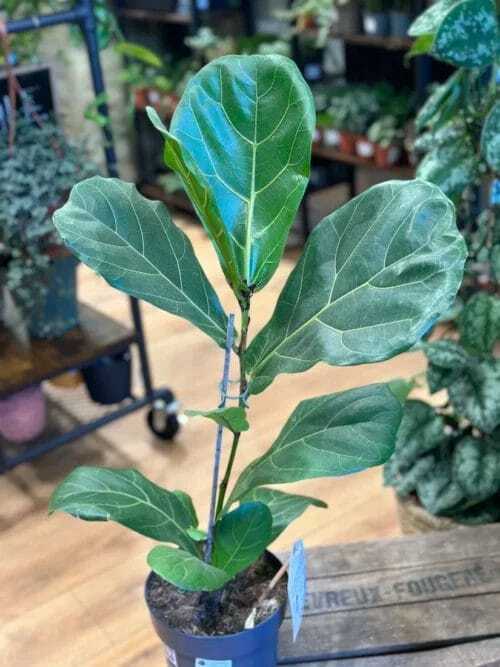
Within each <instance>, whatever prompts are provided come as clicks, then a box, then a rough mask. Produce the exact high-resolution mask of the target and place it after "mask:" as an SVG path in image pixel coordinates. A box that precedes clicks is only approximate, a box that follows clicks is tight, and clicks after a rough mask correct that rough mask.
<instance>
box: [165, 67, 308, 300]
mask: <svg viewBox="0 0 500 667" xmlns="http://www.w3.org/2000/svg"><path fill="white" fill-rule="evenodd" d="M314 126H315V110H314V103H313V99H312V95H311V92H310V89H309V87H308V86H307V84H306V83H305V81H304V80H303V78H302V75H301V74H300V72H299V70H298V69H297V67H296V65H295V64H294V63H293V62H292V61H291V60H289V59H288V58H284V57H283V56H259V55H255V56H226V57H223V58H219V59H217V60H216V61H213V62H212V63H210V64H209V65H207V66H206V67H204V68H203V69H202V70H201V71H200V72H199V73H198V74H197V75H196V76H194V77H193V78H192V79H191V81H190V82H189V84H188V86H187V88H186V90H185V92H184V95H183V97H182V99H181V102H180V104H179V106H178V107H177V109H176V111H175V113H174V116H173V119H172V123H171V127H170V133H171V135H172V136H173V137H175V138H176V139H177V140H178V141H179V143H180V150H181V153H182V157H183V160H184V162H185V163H186V164H187V165H188V167H189V169H190V170H193V169H194V167H193V165H194V164H196V165H197V167H196V168H197V173H198V175H201V179H202V181H203V183H204V184H205V186H206V187H207V188H208V190H209V192H210V194H211V196H212V198H213V201H214V203H215V207H216V209H217V212H218V215H219V218H220V220H219V229H218V232H217V233H212V234H211V235H212V239H213V240H214V242H215V243H216V244H217V245H218V244H219V236H220V237H221V238H222V239H223V240H224V243H226V242H227V240H229V243H230V246H231V252H232V254H233V256H234V257H235V258H236V264H237V271H238V275H239V277H240V279H241V280H242V281H243V283H245V284H246V285H247V286H248V287H252V288H253V289H260V288H262V287H263V286H264V285H265V284H266V283H267V282H268V281H269V279H270V278H271V276H272V275H273V273H274V271H275V270H276V267H277V265H278V262H279V260H280V258H281V255H282V253H283V249H284V245H285V242H286V238H287V235H288V230H289V228H290V226H291V224H292V222H293V220H294V217H295V214H296V212H297V209H298V206H299V203H300V201H301V199H302V195H303V194H304V191H305V188H306V185H307V180H308V176H309V166H310V154H311V142H312V134H313V131H314ZM188 194H189V193H188ZM221 254H222V250H221Z"/></svg>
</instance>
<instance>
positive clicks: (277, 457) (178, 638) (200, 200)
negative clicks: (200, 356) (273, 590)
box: [51, 56, 465, 667]
mask: <svg viewBox="0 0 500 667" xmlns="http://www.w3.org/2000/svg"><path fill="white" fill-rule="evenodd" d="M149 113H150V118H151V120H152V122H153V124H154V125H155V126H156V128H157V129H158V130H159V132H160V133H161V134H162V136H163V138H164V140H165V161H166V163H167V166H169V167H170V168H171V169H173V170H174V171H176V172H177V173H178V174H179V176H180V177H181V180H182V182H183V185H184V188H185V190H186V192H187V194H188V195H189V197H190V199H191V201H192V203H193V205H194V207H195V209H196V211H197V213H198V215H199V217H200V220H201V222H202V223H203V225H204V227H205V229H206V231H207V233H208V235H209V237H210V239H211V240H212V242H213V243H214V246H215V249H216V251H217V255H218V258H219V261H220V263H221V266H222V270H223V272H224V274H225V276H226V279H227V281H228V283H229V285H230V286H231V288H232V290H233V292H234V295H235V297H236V301H237V303H238V305H239V308H240V312H241V319H240V323H239V324H240V326H239V334H238V335H237V338H236V337H235V339H234V341H233V324H232V323H233V316H232V315H230V316H229V317H227V316H226V314H225V313H224V311H223V309H222V306H221V304H220V302H219V299H218V297H217V295H216V293H215V291H214V290H213V288H212V286H211V285H210V283H209V282H208V279H207V278H206V276H205V273H204V272H203V269H202V267H201V266H200V265H199V263H198V261H197V259H196V257H195V255H194V253H193V250H192V247H191V244H190V242H189V240H188V239H187V237H186V236H185V235H184V233H183V232H182V231H181V230H180V229H178V228H177V227H176V226H175V225H174V223H173V222H172V221H171V219H170V216H169V215H168V213H167V211H166V209H165V208H164V207H163V206H162V205H161V204H159V203H158V202H151V201H148V200H146V199H144V198H143V197H141V196H140V195H139V194H138V193H137V192H136V190H135V188H134V187H133V186H132V185H130V184H127V183H123V182H121V181H118V180H115V179H101V178H93V179H90V180H87V181H84V182H82V183H80V184H79V185H77V186H75V188H74V190H73V192H72V194H71V197H70V200H69V202H68V204H66V205H65V207H64V208H63V209H61V210H60V211H58V212H57V214H56V225H57V227H58V229H59V231H60V233H61V235H62V236H63V238H64V239H65V241H66V242H67V243H68V244H69V245H70V246H71V247H72V248H73V250H74V251H75V252H76V253H77V254H78V255H79V256H80V257H81V258H82V259H83V260H84V261H85V262H87V263H88V264H89V265H90V266H91V267H93V268H94V269H96V270H97V271H98V272H99V273H101V274H102V275H103V276H104V277H105V278H106V279H107V280H108V281H109V282H110V283H111V284H112V285H115V286H117V287H119V288H120V289H122V290H124V291H126V292H128V293H130V294H133V295H135V296H137V297H139V298H144V299H146V300H148V301H150V302H151V303H153V304H155V305H157V306H159V307H160V308H163V309H164V310H167V311H168V312H172V313H174V314H176V315H179V316H182V317H184V318H186V319H188V320H189V321H191V322H192V323H193V324H195V325H196V326H198V327H199V328H200V329H201V330H202V331H204V332H205V333H206V334H207V335H209V336H210V337H211V338H212V339H213V340H214V341H215V342H216V343H217V344H218V345H219V346H220V347H222V348H224V349H225V372H224V381H223V385H222V389H223V391H222V398H221V403H220V404H219V406H218V407H217V408H216V409H214V410H211V411H208V412H200V411H197V413H198V414H200V415H202V416H204V417H206V418H208V419H212V420H214V421H215V422H216V423H217V424H218V432H217V443H216V452H215V456H214V470H213V484H212V496H211V503H210V515H209V520H208V530H207V532H205V531H203V530H202V529H200V527H199V525H198V517H197V514H196V511H195V509H194V507H193V504H192V501H191V499H190V497H189V496H188V495H187V494H186V493H185V492H181V491H173V492H172V491H168V490H166V489H162V488H160V487H158V486H156V485H154V484H153V483H152V482H150V481H149V480H147V479H146V478H144V477H143V476H142V475H140V474H139V473H138V472H136V471H133V470H110V469H99V468H88V467H86V468H78V469H76V470H75V471H74V472H73V473H71V475H70V476H69V477H68V478H67V479H66V480H64V481H63V482H62V484H61V485H60V486H59V487H58V489H56V491H55V493H54V495H53V497H52V500H51V511H54V510H63V511H66V512H68V513H70V514H73V515H75V516H77V517H80V518H83V519H86V520H115V521H117V522H119V523H121V524H123V525H125V526H127V527H129V528H131V529H133V530H136V531H137V532H139V533H141V534H143V535H146V536H148V537H151V538H153V539H156V540H158V541H159V542H162V543H163V544H160V545H158V546H156V547H154V548H153V550H152V551H151V552H150V554H149V556H148V562H149V564H150V566H151V568H152V569H153V571H154V572H155V573H157V575H159V577H158V576H153V577H150V579H149V583H148V589H147V596H148V602H149V605H150V609H151V611H152V615H153V618H154V621H155V625H156V627H157V628H158V629H159V632H160V635H161V636H162V638H163V639H164V641H167V642H168V643H169V645H170V648H172V643H173V642H178V643H177V646H176V647H175V648H176V650H178V651H179V653H178V655H177V657H176V658H175V660H177V662H179V665H180V667H184V665H188V666H192V665H194V656H200V655H203V653H202V654H200V653H199V652H196V651H198V647H199V646H203V651H205V650H206V651H213V652H212V653H210V655H206V657H207V658H210V659H215V658H218V659H221V658H222V657H225V658H226V659H233V658H234V662H233V664H234V665H235V667H237V665H238V664H240V663H239V662H238V660H237V659H236V658H235V656H234V655H232V654H231V653H229V654H227V653H226V654H224V646H225V645H226V642H229V643H230V645H231V647H233V642H240V641H244V640H243V639H242V634H241V633H238V634H236V638H234V637H222V638H217V637H215V638H212V641H207V640H206V638H205V637H196V636H194V635H195V634H196V633H197V632H198V633H200V632H201V633H215V634H217V633H221V632H222V633H224V632H237V631H238V630H241V629H242V628H241V624H240V625H239V626H238V625H236V627H234V626H228V621H230V620H231V618H229V616H231V617H232V618H233V620H235V621H236V619H237V618H238V617H240V619H241V618H243V619H245V618H246V617H247V615H248V614H249V613H250V612H251V611H252V608H253V607H254V606H255V604H256V600H255V596H254V597H253V599H248V597H249V596H247V600H246V602H247V604H246V605H245V608H244V609H243V613H242V614H241V613H240V612H241V611H242V610H241V607H242V603H241V597H240V603H239V604H238V605H236V607H235V609H234V610H233V612H232V613H231V614H228V613H224V611H225V610H227V602H228V596H230V591H231V590H233V589H234V587H235V586H245V582H246V581H247V579H245V578H248V577H249V576H250V574H249V573H253V574H255V568H260V567H261V566H263V565H265V562H263V561H262V560H261V558H262V554H263V553H264V551H265V549H266V547H267V546H268V545H269V544H270V543H271V542H272V541H273V540H274V539H275V538H276V537H277V535H279V534H280V533H281V532H282V531H283V530H284V529H285V528H286V527H287V526H288V524H289V523H290V522H291V521H292V520H293V519H294V518H296V517H298V516H299V515H300V514H302V513H303V512H304V511H305V509H306V508H307V507H309V506H310V505H316V506H318V505H319V506H321V505H322V503H321V502H320V501H318V500H316V499H312V498H307V497H304V496H297V495H295V494H288V493H285V492H282V491H278V490H276V489H272V488H269V487H268V486H267V485H268V484H282V483H287V482H293V481H297V480H302V479H309V478H313V477H323V476H333V477H334V476H337V475H341V474H347V473H349V472H355V471H357V470H360V469H362V468H366V467H368V466H372V465H377V464H379V463H381V462H382V461H384V460H386V459H387V457H388V456H389V455H390V453H391V450H392V447H393V445H394V439H395V436H396V432H397V428H398V426H399V421H400V414H401V406H400V401H399V400H398V399H397V398H396V396H395V394H393V392H392V391H391V389H390V387H389V385H380V384H379V385H371V386H367V387H361V388H358V389H354V390H351V391H347V392H343V393H338V394H331V395H328V396H322V397H318V398H313V399H310V400H307V401H303V402H302V403H300V404H299V406H298V407H297V408H296V410H295V411H294V412H293V414H292V415H291V417H290V419H289V420H288V422H287V424H286V425H285V426H284V428H283V430H282V432H281V434H280V435H279V437H278V439H277V440H276V441H275V442H274V444H273V445H272V446H271V448H270V449H269V450H268V451H267V452H265V453H264V454H263V455H262V456H260V457H259V458H257V459H255V460H254V461H253V462H252V463H250V465H249V466H247V467H246V468H245V469H244V470H243V472H242V473H241V474H240V476H239V477H238V479H237V480H236V482H235V483H233V481H232V474H231V473H232V471H233V466H234V461H235V458H236V455H237V452H238V448H239V447H240V445H241V446H242V445H243V442H244V440H243V438H242V433H243V432H244V431H246V430H248V422H247V417H248V415H247V408H248V403H249V401H250V397H251V396H253V395H255V394H258V393H261V392H263V391H264V390H266V389H267V387H268V386H269V385H270V384H271V383H272V382H273V380H274V378H275V377H276V376H277V375H279V374H281V373H298V372H301V371H305V370H307V369H308V368H311V367H312V366H313V365H315V364H316V363H318V362H326V363H328V364H331V365H333V364H337V365H350V364H356V363H368V362H371V361H376V360H380V359H385V358H388V357H391V356H393V355H394V354H396V353H398V352H400V351H402V350H404V349H407V348H408V347H409V346H411V345H413V343H414V342H415V341H416V340H418V339H419V338H420V337H421V335H423V333H424V332H425V331H426V330H427V328H428V327H429V326H430V324H431V323H432V322H433V320H434V318H435V317H437V316H438V314H439V313H440V312H441V311H442V310H443V309H445V308H447V306H448V305H449V303H450V302H451V301H452V300H453V299H454V296H455V293H456V290H457V288H458V285H459V282H460V279H461V275H462V270H463V262H464V258H465V248H464V244H463V241H462V239H461V237H460V236H459V234H458V232H457V229H456V226H455V221H454V210H453V207H452V205H451V203H450V202H449V200H448V199H447V198H446V197H445V196H444V195H443V194H442V193H441V192H440V191H439V190H438V189H437V188H436V187H435V186H433V185H430V184H426V183H424V182H422V181H413V182H410V183H405V182H395V181H393V182H388V183H384V184H382V185H379V186H375V187H374V188H372V189H371V190H369V191H367V192H365V193H363V194H362V195H360V196H359V197H357V198H356V199H354V200H353V201H351V202H349V203H348V204H347V205H346V206H344V207H343V208H341V209H339V210H337V211H335V212H334V213H333V214H331V215H330V216H328V217H327V218H325V220H324V221H323V222H322V223H320V225H318V226H317V227H316V228H315V230H314V232H313V233H312V234H311V236H310V238H309V240H308V243H307V245H306V248H305V250H304V253H303V256H302V258H301V260H300V261H299V263H298V264H297V266H296V267H295V268H294V270H293V271H292V272H291V274H290V277H289V279H288V281H287V283H286V285H285V287H284V289H283V291H282V293H281V295H280V297H279V299H278V302H277V304H276V309H275V311H274V313H273V315H272V317H271V318H270V320H269V322H268V323H267V325H266V326H265V327H264V328H263V330H262V331H261V332H259V333H258V334H257V335H256V336H255V338H254V339H253V340H252V341H251V342H250V341H249V326H250V318H251V304H252V298H253V295H254V293H255V292H257V291H259V290H260V289H263V288H264V287H265V285H266V284H267V283H268V282H269V281H270V279H271V278H272V276H273V274H274V272H275V270H276V268H277V265H278V263H279V261H280V258H281V255H282V253H283V250H284V246H285V243H286V238H287V234H288V231H289V229H290V226H291V224H292V222H293V220H294V217H295V214H296V212H297V209H298V206H299V204H300V200H301V198H302V196H303V194H304V191H305V188H306V186H307V180H308V174H309V163H310V152H311V140H312V133H313V130H314V126H315V111H314V104H313V100H312V96H311V93H310V91H309V89H308V88H307V86H306V84H305V82H304V81H303V79H302V77H301V75H300V73H299V71H298V69H297V68H296V66H295V65H294V64H293V63H292V62H291V61H290V60H288V59H286V58H283V57H280V56H228V57H224V58H221V59H219V60H216V61H214V62H213V63H211V64H210V65H208V66H207V67H205V68H204V69H203V70H202V71H201V72H200V73H199V74H197V75H196V77H194V79H193V80H192V81H191V82H190V83H189V85H188V87H187V89H186V91H185V93H184V96H183V98H182V100H181V102H180V104H179V106H178V107H177V110H176V112H175V114H174V117H173V120H172V124H171V127H170V131H168V130H167V129H166V128H165V127H164V125H163V123H162V121H161V120H160V118H159V116H158V114H157V113H155V112H154V110H150V111H149ZM235 165H238V168H237V169H236V168H235ZM82 229H84V230H85V232H84V233H82ZM231 350H233V352H234V353H235V354H236V356H237V357H238V360H239V373H238V375H239V377H238V385H239V391H238V392H237V393H238V397H237V401H238V406H237V407H236V406H231V407H228V406H227V405H226V401H227V400H228V396H227V386H228V377H229V368H228V365H229V358H230V353H231ZM214 382H216V379H215V378H214ZM224 427H225V428H226V430H228V431H231V432H232V443H231V447H230V451H229V455H228V457H227V461H226V469H225V472H224V474H223V475H222V479H221V481H220V484H219V485H218V481H219V463H220V447H221V445H222V433H223V428H224ZM230 485H232V486H230ZM169 544H170V545H171V544H174V545H176V546H175V547H174V546H169ZM268 558H269V557H264V559H268ZM267 562H269V561H267ZM273 569H274V570H275V569H276V564H274V565H273V566H271V571H269V568H267V571H266V577H269V576H272V572H273ZM252 576H253V575H252ZM235 582H236V583H235ZM265 586H267V581H265V582H264V589H265ZM158 591H160V592H158ZM165 596H167V598H168V596H176V598H175V599H176V600H177V603H176V604H175V605H173V604H171V603H170V602H167V606H168V607H169V609H170V614H169V615H168V616H167V619H165V616H164V609H163V610H162V608H161V604H160V603H159V602H158V598H162V599H165ZM186 600H188V601H189V602H190V604H191V605H192V606H193V607H194V616H195V617H196V616H199V621H197V624H198V627H197V628H196V630H192V634H191V635H190V634H188V633H187V632H186V630H187V628H188V627H191V628H192V627H193V625H192V623H193V622H194V621H195V620H196V619H195V618H193V617H192V618H191V619H190V620H189V622H187V623H186V619H184V624H182V623H181V628H180V629H181V630H184V631H185V632H184V633H179V632H177V631H176V630H175V628H172V625H174V624H175V618H174V611H173V609H174V607H175V608H176V609H178V608H180V607H182V605H183V604H184V602H185V601H186ZM280 602H281V600H280V599H279V598H278V600H277V601H275V605H274V607H271V616H269V618H268V620H266V621H265V622H263V623H261V624H259V625H257V626H256V628H255V629H254V630H252V631H251V632H252V633H253V632H261V631H262V628H263V627H272V635H273V643H272V645H271V646H270V647H269V650H268V652H267V653H266V654H264V655H262V657H261V662H258V663H256V664H259V665H260V664H262V665H274V664H275V654H276V633H277V628H278V625H279V616H280V609H279V608H280ZM267 623H272V624H274V625H272V626H267V625H266V624H267ZM169 626H170V627H169ZM259 628H260V629H259ZM243 636H244V637H248V635H247V634H245V633H243ZM252 636H253V635H252ZM181 644H182V648H181ZM188 644H189V645H190V646H189V648H188V646H187V645H188ZM193 646H194V648H193ZM220 646H222V647H223V648H222V649H220V648H217V647H220ZM259 646H260V645H259ZM190 650H191V651H192V652H191V653H190V652H189V651H190ZM259 650H262V651H263V650H264V646H263V645H262V646H260V648H259ZM221 652H222V656H221ZM247 664H248V663H247Z"/></svg>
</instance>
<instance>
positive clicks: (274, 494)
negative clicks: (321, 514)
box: [240, 486, 328, 542]
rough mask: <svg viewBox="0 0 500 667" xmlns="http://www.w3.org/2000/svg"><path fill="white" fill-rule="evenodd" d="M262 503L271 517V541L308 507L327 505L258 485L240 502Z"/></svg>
mask: <svg viewBox="0 0 500 667" xmlns="http://www.w3.org/2000/svg"><path fill="white" fill-rule="evenodd" d="M252 501H253V502H259V503H264V505H266V506H267V507H268V508H269V511H270V512H271V515H272V519H273V528H272V536H271V542H274V540H275V539H276V538H277V537H278V536H279V535H281V533H282V532H283V531H284V530H285V529H286V528H288V526H289V525H290V524H291V523H292V521H295V519H298V518H299V516H301V515H302V514H304V512H305V511H306V509H307V508H308V507H323V508H325V507H328V505H327V504H326V503H324V502H323V501H322V500H318V499H317V498H311V497H310V496H301V495H297V494H294V493H285V492H284V491H278V490H277V489H268V488H266V487H263V486H261V487H258V488H256V489H252V491H250V492H249V493H247V494H246V495H245V496H243V498H241V499H240V502H242V503H246V502H252Z"/></svg>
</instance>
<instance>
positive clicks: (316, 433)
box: [229, 384, 402, 504]
mask: <svg viewBox="0 0 500 667" xmlns="http://www.w3.org/2000/svg"><path fill="white" fill-rule="evenodd" d="M401 415H402V407H401V404H400V402H399V401H398V399H397V398H396V397H395V396H394V394H393V393H392V392H391V390H390V387H389V386H388V385H384V384H373V385H369V386H367V387H360V388H358V389H351V390H349V391H344V392H341V393H338V394H329V395H327V396H320V397H318V398H311V399H309V400H306V401H302V402H301V403H299V405H298V406H297V408H296V409H295V410H294V412H293V413H292V415H291V416H290V418H289V419H288V421H287V423H286V424H285V426H284V428H283V430H282V431H281V433H280V434H279V436H278V439H277V440H276V441H275V442H274V444H273V445H272V446H271V448H270V449H269V450H268V451H267V452H266V453H265V454H263V455H262V456H261V457H259V458H258V459H256V460H255V461H252V463H250V465H249V466H248V467H247V468H245V470H243V472H242V473H241V475H240V477H239V479H238V481H237V483H236V486H235V488H234V490H233V492H232V494H231V497H230V501H229V504H230V503H231V502H235V501H237V500H238V499H240V498H242V497H244V496H245V495H246V494H248V493H249V492H250V491H251V490H252V489H253V488H255V487H258V486H262V485H264V484H283V483H287V482H296V481H298V480H303V479H311V478H314V477H338V476H340V475H347V474H350V473H353V472H356V471H358V470H363V469H364V468H369V467H371V466H376V465H380V464H382V463H385V461H386V460H387V459H388V458H389V456H390V455H391V454H392V451H393V449H394V445H395V441H396V434H397V431H398V427H399V423H400V421H401Z"/></svg>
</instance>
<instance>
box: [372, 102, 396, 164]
mask: <svg viewBox="0 0 500 667" xmlns="http://www.w3.org/2000/svg"><path fill="white" fill-rule="evenodd" d="M368 139H369V140H370V141H371V142H372V143H373V144H374V145H375V162H376V164H377V166H379V167H381V168H385V167H390V166H391V165H393V164H395V163H396V162H397V161H398V160H399V158H400V156H401V147H402V144H403V139H404V130H403V129H402V128H401V127H399V126H398V119H397V118H396V117H395V116H390V115H386V116H382V117H381V118H379V119H378V120H376V121H375V122H374V123H372V124H371V125H370V127H369V128H368Z"/></svg>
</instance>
